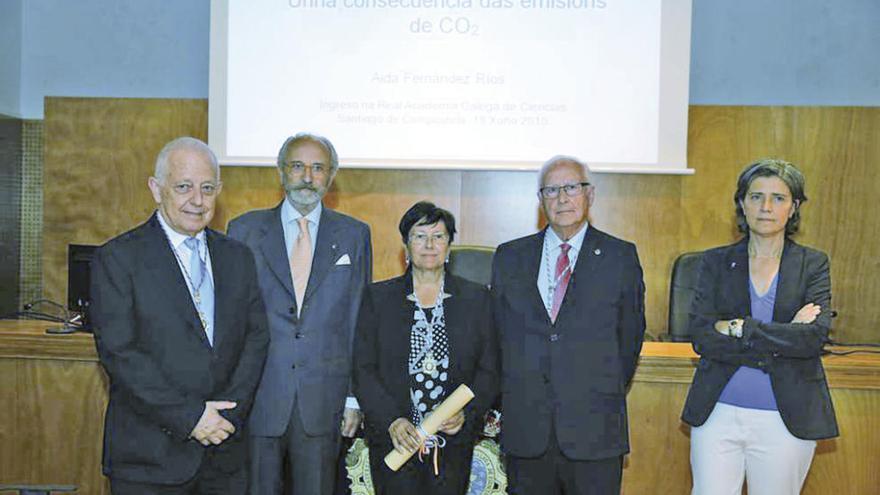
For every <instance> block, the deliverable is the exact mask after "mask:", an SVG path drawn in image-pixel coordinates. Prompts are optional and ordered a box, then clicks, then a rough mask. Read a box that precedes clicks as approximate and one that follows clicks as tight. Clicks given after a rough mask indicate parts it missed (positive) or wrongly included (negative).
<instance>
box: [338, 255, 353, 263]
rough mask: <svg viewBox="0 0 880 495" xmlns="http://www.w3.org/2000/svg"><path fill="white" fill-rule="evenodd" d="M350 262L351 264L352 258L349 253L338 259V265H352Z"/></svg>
mask: <svg viewBox="0 0 880 495" xmlns="http://www.w3.org/2000/svg"><path fill="white" fill-rule="evenodd" d="M350 264H351V258H349V257H348V255H347V254H343V255H342V256H341V257H340V258H339V259H338V260H336V266H339V265H350Z"/></svg>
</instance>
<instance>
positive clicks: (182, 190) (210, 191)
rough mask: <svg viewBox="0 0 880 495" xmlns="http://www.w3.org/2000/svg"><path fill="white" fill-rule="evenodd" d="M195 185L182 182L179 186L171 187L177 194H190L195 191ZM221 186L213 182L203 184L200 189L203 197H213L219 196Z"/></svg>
mask: <svg viewBox="0 0 880 495" xmlns="http://www.w3.org/2000/svg"><path fill="white" fill-rule="evenodd" d="M193 187H194V186H193V185H192V184H190V183H189V182H181V183H179V184H174V185H173V186H171V188H172V189H174V192H175V193H177V194H189V193H190V192H191V191H192V190H193ZM218 187H219V186H218V185H217V184H214V183H212V182H206V183H204V184H202V185H201V186H200V187H199V189H200V190H201V191H202V195H204V196H213V195H215V194H217V188H218Z"/></svg>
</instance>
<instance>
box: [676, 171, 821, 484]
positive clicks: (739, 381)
mask: <svg viewBox="0 0 880 495" xmlns="http://www.w3.org/2000/svg"><path fill="white" fill-rule="evenodd" d="M804 183H805V181H804V176H803V175H802V174H801V172H800V171H799V170H798V169H797V168H796V167H795V166H794V165H792V164H791V163H788V162H785V161H782V160H772V159H764V160H760V161H758V162H755V163H753V164H751V165H749V166H747V167H746V168H745V170H743V171H742V173H741V174H740V176H739V180H738V181H737V187H736V193H735V194H734V198H733V199H734V203H735V206H736V216H737V223H738V227H739V230H740V231H741V232H742V233H743V234H744V237H743V239H741V240H740V241H739V242H737V243H735V244H732V245H730V246H723V247H719V248H715V249H710V250H708V251H706V252H705V253H704V254H703V259H702V262H701V265H700V274H699V275H700V276H699V282H698V284H697V293H696V297H695V300H694V304H693V307H692V310H691V317H690V325H689V331H690V336H691V338H692V339H693V345H694V350H695V351H696V352H697V353H698V354H699V355H700V361H699V363H698V365H697V371H696V374H695V375H694V380H693V383H692V384H691V388H690V391H689V393H688V397H687V401H686V403H685V406H684V412H683V414H682V419H683V420H684V421H685V422H686V423H688V424H690V425H691V426H692V428H691V470H692V473H693V481H694V484H693V491H692V495H715V494H724V495H728V494H730V495H733V494H739V493H740V492H741V490H742V484H743V481H744V480H745V481H746V482H747V484H748V491H749V495H787V494H791V495H795V494H797V493H800V490H801V487H802V486H803V483H804V480H805V479H806V477H807V472H808V471H809V469H810V463H811V461H812V459H813V452H814V450H815V448H816V440H818V439H822V438H830V437H835V436H837V435H838V430H837V422H836V420H835V416H834V408H833V406H832V404H831V397H830V394H829V392H828V384H827V383H826V381H825V372H824V370H823V368H822V361H821V359H820V356H821V354H822V348H823V346H824V345H825V343H826V342H827V341H828V332H829V330H830V327H831V306H830V305H831V276H830V272H829V265H828V256H826V255H825V253H823V252H821V251H817V250H815V249H811V248H808V247H805V246H801V245H799V244H797V243H795V242H794V241H792V240H791V238H790V237H791V236H792V235H793V234H794V233H795V232H797V230H798V224H799V223H800V215H801V208H802V207H803V204H804V202H806V200H807V197H806V195H805V194H804Z"/></svg>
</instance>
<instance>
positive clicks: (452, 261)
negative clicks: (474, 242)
mask: <svg viewBox="0 0 880 495" xmlns="http://www.w3.org/2000/svg"><path fill="white" fill-rule="evenodd" d="M493 256H495V249H494V248H490V247H486V246H467V245H462V246H452V248H451V249H450V250H449V265H448V266H447V269H448V270H449V273H451V274H452V275H455V276H457V277H461V278H464V279H467V280H470V281H471V282H476V283H478V284H481V285H489V282H490V281H491V280H492V257H493Z"/></svg>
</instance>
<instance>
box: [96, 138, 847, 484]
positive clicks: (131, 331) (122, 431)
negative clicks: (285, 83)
mask: <svg viewBox="0 0 880 495" xmlns="http://www.w3.org/2000/svg"><path fill="white" fill-rule="evenodd" d="M277 165H278V172H279V176H280V180H281V185H282V187H283V189H284V192H285V198H284V199H283V200H282V201H281V203H280V204H278V205H277V206H276V207H275V208H272V209H269V210H260V211H253V212H250V213H246V214H244V215H242V216H241V217H239V218H236V219H235V220H233V221H231V222H230V223H229V229H228V234H229V237H226V236H224V235H222V234H220V233H217V232H215V231H213V230H211V229H209V228H207V225H208V224H209V223H210V221H211V219H212V218H213V213H214V209H215V202H216V198H217V196H218V195H219V193H220V191H221V189H222V183H221V182H220V169H219V166H218V164H217V160H216V157H215V156H214V154H213V153H212V152H211V150H210V149H209V148H208V147H207V145H205V144H204V143H202V142H201V141H199V140H196V139H193V138H180V139H176V140H174V141H172V142H170V143H168V145H166V146H165V148H163V149H162V151H161V152H160V153H159V156H158V158H157V161H156V167H155V173H154V176H153V177H151V178H150V179H149V187H150V190H151V192H152V194H153V197H154V199H155V200H156V203H157V205H158V208H157V211H156V213H154V214H153V216H152V217H151V218H150V219H149V220H148V221H147V223H145V224H143V225H141V226H140V227H137V228H135V229H134V230H132V231H130V232H127V233H125V234H123V235H121V236H119V237H117V238H115V239H113V240H111V241H109V242H108V243H107V244H105V245H104V246H102V247H101V248H100V249H99V250H98V251H97V254H96V257H95V260H94V262H93V265H92V315H93V320H94V327H95V337H96V344H97V348H98V352H99V356H100V359H101V362H102V364H103V365H104V367H105V369H106V370H107V373H108V376H109V377H110V403H109V405H108V410H107V416H106V425H105V451H104V472H105V473H106V474H107V475H108V476H109V477H110V481H111V489H112V491H113V492H114V493H134V494H153V493H163V494H164V493H180V494H184V493H245V492H249V493H252V494H273V495H274V494H282V493H285V494H292V493H295V494H316V495H331V494H333V493H334V489H335V480H336V467H337V460H338V455H339V449H340V444H341V436H353V435H354V434H355V432H356V430H357V429H358V428H359V427H360V426H361V421H362V419H363V421H364V426H365V434H366V438H367V441H368V444H369V446H370V464H371V470H372V476H373V482H374V485H375V487H376V489H377V493H387V494H397V493H425V494H450V495H452V494H462V493H464V492H465V491H466V489H467V486H468V481H469V473H470V466H471V457H472V453H473V446H474V442H475V441H476V437H477V435H478V432H479V431H480V430H481V428H482V425H483V424H482V421H483V414H484V413H485V411H486V410H487V409H488V408H489V407H490V406H491V405H492V403H493V402H494V400H495V398H496V397H497V396H498V395H499V394H500V397H501V404H502V411H503V415H504V428H503V432H502V447H503V450H504V452H505V453H506V461H507V466H506V467H507V474H508V477H509V484H510V485H509V492H510V493H511V494H536V493H541V494H551V495H552V494H560V493H566V494H569V495H570V494H616V493H619V492H620V487H621V477H622V469H623V456H624V455H625V454H626V453H627V452H628V451H629V439H628V426H627V406H626V394H627V390H628V387H629V385H630V382H631V381H632V378H633V375H634V373H635V369H636V364H637V362H638V356H639V353H640V350H641V347H642V341H643V337H644V332H645V313H644V311H645V309H644V293H645V286H644V282H643V274H642V268H641V265H640V262H639V257H638V254H637V251H636V248H635V246H634V245H633V244H631V243H629V242H626V241H623V240H620V239H617V238H615V237H612V236H611V235H609V234H606V233H604V232H602V231H600V230H598V229H597V228H595V227H594V226H593V225H591V224H590V221H589V213H590V208H591V206H592V205H593V201H594V199H595V194H596V191H595V187H594V186H593V185H592V184H591V183H590V177H589V170H588V168H587V166H586V164H584V163H583V162H580V161H579V160H577V159H575V158H572V157H567V156H557V157H554V158H552V159H550V160H549V161H547V162H546V163H545V164H544V165H543V167H542V168H541V171H540V173H539V177H538V190H537V196H538V200H539V202H540V205H541V209H542V211H543V213H544V215H545V217H546V219H547V222H548V225H547V227H546V228H544V229H543V230H541V231H540V232H538V233H536V234H533V235H530V236H527V237H523V238H521V239H516V240H513V241H510V242H507V243H504V244H502V245H500V246H499V247H498V250H497V252H496V254H495V258H494V262H493V270H492V283H491V289H490V288H487V287H482V286H480V285H477V284H474V283H471V282H468V281H466V280H464V279H460V278H458V277H455V276H452V275H451V274H449V273H448V272H447V271H446V269H445V268H446V261H447V257H448V255H449V250H450V244H451V243H452V241H453V240H454V237H455V233H456V228H455V219H454V217H453V216H452V214H451V213H450V212H448V211H446V210H444V209H442V208H439V207H437V206H436V205H434V204H432V203H428V202H419V203H416V204H415V205H414V206H413V207H412V208H410V209H409V210H408V211H407V212H406V213H405V214H404V216H403V218H402V219H401V221H400V224H399V231H400V235H401V239H402V241H403V245H404V249H405V252H406V255H407V262H408V265H407V269H406V272H405V273H404V274H403V275H402V276H400V277H396V278H393V279H391V280H388V281H385V282H379V283H375V284H370V282H371V279H372V251H371V238H370V229H369V227H368V226H367V225H366V224H365V223H363V222H361V221H358V220H355V219H353V218H351V217H348V216H346V215H343V214H341V213H338V212H335V211H333V210H330V209H328V208H325V207H324V206H323V204H322V199H323V197H324V195H325V194H326V192H327V190H328V189H329V187H330V185H331V184H332V181H333V178H334V177H335V174H336V172H337V169H338V158H337V154H336V150H335V149H334V147H333V145H332V143H331V142H330V141H329V140H327V139H326V138H324V137H321V136H316V135H312V134H304V133H303V134H297V135H295V136H292V137H290V138H288V139H287V140H286V141H285V142H284V144H283V145H282V147H281V149H280V151H279V154H278V162H277ZM804 201H806V196H805V194H804V179H803V176H802V175H801V173H800V171H798V170H797V168H795V167H794V166H793V165H791V164H790V163H787V162H783V161H780V160H762V161H759V162H756V163H754V164H752V165H750V166H749V167H747V168H746V169H745V170H744V171H743V173H742V174H741V175H740V177H739V181H738V184H737V190H736V193H735V195H734V202H735V205H736V212H737V220H738V223H739V227H740V230H741V231H742V232H743V233H744V234H745V238H744V239H743V240H741V241H739V242H737V243H736V244H733V245H731V246H725V247H721V248H717V249H713V250H710V251H707V252H706V253H705V254H704V256H703V260H702V264H701V267H700V278H699V286H698V290H697V297H696V301H695V303H694V306H693V309H692V316H691V325H690V332H691V335H692V338H693V341H694V348H695V350H696V351H697V353H698V354H700V356H701V357H700V362H699V365H698V368H697V372H696V375H695V377H694V382H693V384H692V386H691V390H690V393H689V395H688V399H687V402H686V404H685V408H684V412H683V415H682V418H683V420H684V421H685V422H687V423H689V424H691V425H692V426H693V428H692V433H691V464H692V468H693V478H694V487H693V493H694V494H695V495H704V494H715V493H719V494H720V493H734V492H738V490H739V489H740V487H741V485H742V483H743V479H744V478H745V479H747V480H748V482H749V491H750V493H755V494H759V495H760V494H762V493H767V494H770V493H773V494H777V493H786V494H796V493H798V492H799V490H800V488H801V486H802V484H803V481H804V479H805V477H806V474H807V471H808V469H809V465H810V462H811V460H812V456H813V452H814V449H815V445H816V444H815V440H816V439H820V438H828V437H833V436H836V435H837V434H838V431H837V425H836V422H835V417H834V410H833V407H832V404H831V399H830V395H829V392H828V386H827V384H826V382H825V378H824V371H823V369H822V364H821V360H820V355H821V351H822V347H823V345H824V344H825V343H826V342H827V338H828V332H829V328H830V316H831V311H830V309H829V306H830V299H831V292H830V275H829V268H828V258H827V256H826V255H825V254H824V253H821V252H819V251H815V250H812V249H810V248H806V247H803V246H800V245H798V244H796V243H794V242H793V241H791V240H790V239H789V236H790V235H791V234H793V233H794V232H796V231H797V227H798V223H799V220H800V207H801V205H802V204H803V202H804ZM458 384H467V385H468V386H469V387H471V389H472V390H473V391H474V392H475V394H476V399H475V400H474V401H473V402H472V403H471V404H469V405H468V406H466V407H465V409H464V410H463V411H462V412H461V413H459V414H458V415H456V416H454V417H453V418H451V419H450V420H448V421H446V422H445V423H444V424H443V425H442V426H441V429H440V432H439V433H438V434H437V435H435V436H432V437H431V438H430V440H429V442H428V445H427V446H426V445H423V443H422V440H421V436H420V432H419V430H418V428H419V423H420V422H421V421H422V420H424V418H425V417H426V416H427V415H428V414H430V413H431V411H432V409H433V408H434V407H435V406H436V405H437V404H439V403H440V402H442V400H443V399H444V398H445V397H447V396H448V394H450V393H451V392H452V390H454V388H455V387H456V386H457V385H458ZM355 396H357V399H355ZM361 406H363V412H364V414H363V415H362V414H361V411H360V407H361ZM428 447H429V448H428ZM392 448H393V449H397V450H399V451H401V452H405V451H414V450H423V453H424V454H425V455H429V456H437V455H438V450H439V452H442V454H440V455H439V458H438V457H435V459H438V460H437V461H435V462H436V464H435V463H433V462H430V461H429V462H427V463H426V464H425V465H419V464H417V463H413V462H410V463H408V464H407V465H405V466H404V468H403V469H402V470H401V471H399V472H397V473H392V472H391V471H390V470H388V469H387V467H386V466H385V465H384V463H383V462H382V457H383V456H384V455H385V454H386V453H387V452H388V451H389V450H391V449H392ZM285 472H286V473H289V477H290V483H287V480H285V475H284V474H285Z"/></svg>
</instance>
